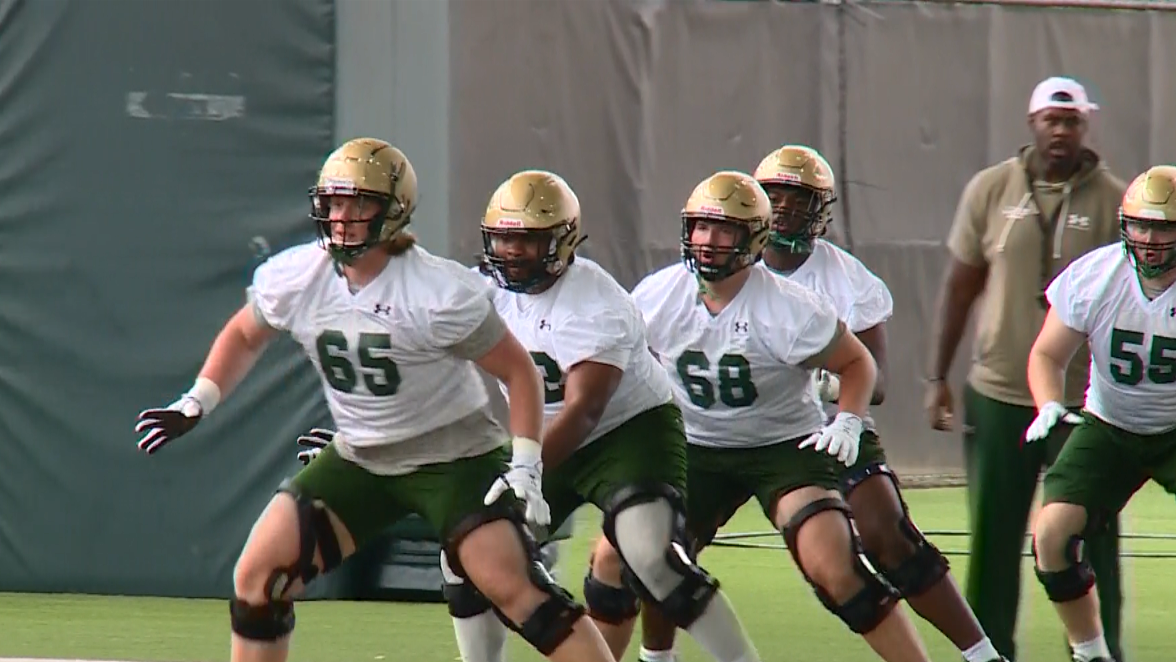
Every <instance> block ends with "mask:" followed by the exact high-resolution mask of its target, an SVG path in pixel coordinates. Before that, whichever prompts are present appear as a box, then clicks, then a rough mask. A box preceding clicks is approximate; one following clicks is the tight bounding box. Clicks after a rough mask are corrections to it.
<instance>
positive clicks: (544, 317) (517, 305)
mask: <svg viewBox="0 0 1176 662" xmlns="http://www.w3.org/2000/svg"><path fill="white" fill-rule="evenodd" d="M492 289H493V292H494V295H493V299H494V306H495V308H497V309H498V315H499V316H500V317H502V319H503V320H504V321H505V322H506V325H507V327H509V328H510V330H511V332H512V333H513V334H514V336H515V337H516V338H518V339H519V342H520V343H522V345H523V347H526V348H527V351H528V352H530V353H531V357H532V358H533V359H534V360H535V367H536V368H537V369H538V370H539V374H540V376H541V377H542V378H543V385H544V389H545V393H544V400H543V402H544V404H543V418H544V423H545V424H549V423H551V421H552V419H554V418H555V416H556V414H558V413H559V412H560V411H561V410H562V409H563V402H564V397H563V396H564V385H565V383H566V380H567V373H568V371H569V370H571V368H572V366H574V365H576V364H577V363H581V362H583V361H593V362H595V363H603V364H605V365H611V366H613V367H615V368H619V369H620V370H622V371H624V375H623V376H622V377H621V383H620V384H619V385H618V386H617V390H616V392H615V393H613V396H612V399H610V400H609V402H608V406H607V407H605V409H604V413H603V414H602V415H601V417H600V422H599V423H598V424H597V425H596V428H595V429H594V430H592V433H591V434H589V435H588V438H587V439H586V440H585V441H584V444H582V445H581V448H582V447H583V446H586V445H588V444H589V443H591V442H593V441H595V440H597V439H599V438H600V437H602V436H604V435H605V434H608V433H609V432H611V431H612V430H614V429H616V428H617V427H618V426H620V425H621V424H622V423H624V422H625V421H628V420H629V419H631V418H633V417H634V416H637V415H638V414H640V413H642V412H644V411H648V410H650V409H653V408H654V407H657V406H660V405H664V404H666V403H668V402H671V401H672V400H673V395H672V393H671V391H670V378H669V376H668V375H666V373H665V371H664V370H662V368H661V366H660V365H658V364H657V360H656V359H654V358H653V355H652V354H650V353H649V348H648V341H647V340H646V337H645V323H644V322H643V321H642V319H641V313H640V312H639V311H638V310H637V305H636V304H635V303H633V298H632V297H631V296H629V293H628V292H626V291H625V290H624V288H622V287H621V286H620V285H618V284H617V281H616V280H614V279H613V277H612V276H611V275H610V274H609V273H608V272H607V271H605V270H604V269H603V268H601V266H600V265H598V264H596V263H595V262H593V261H591V260H588V259H585V258H583V257H581V256H576V259H575V261H574V262H572V264H571V265H570V266H568V270H567V271H566V272H565V273H564V275H563V276H561V277H560V279H559V280H557V281H556V282H555V284H554V285H552V286H551V287H550V288H549V289H548V290H547V291H545V292H542V293H540V294H520V293H517V292H511V291H510V290H505V289H502V288H499V287H497V286H493V287H492ZM499 386H500V387H501V388H502V394H503V396H508V394H507V392H506V387H505V386H502V385H501V384H500V385H499Z"/></svg>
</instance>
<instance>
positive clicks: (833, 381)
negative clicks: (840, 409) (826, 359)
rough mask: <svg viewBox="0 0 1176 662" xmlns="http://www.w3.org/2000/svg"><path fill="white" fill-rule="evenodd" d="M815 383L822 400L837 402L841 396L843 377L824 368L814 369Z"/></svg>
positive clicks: (818, 395)
mask: <svg viewBox="0 0 1176 662" xmlns="http://www.w3.org/2000/svg"><path fill="white" fill-rule="evenodd" d="M813 384H814V385H815V386H816V387H817V397H818V398H820V400H821V402H837V400H838V398H840V397H841V378H840V377H838V376H837V375H836V374H834V373H832V372H829V371H828V370H825V369H824V368H822V369H820V370H814V371H813Z"/></svg>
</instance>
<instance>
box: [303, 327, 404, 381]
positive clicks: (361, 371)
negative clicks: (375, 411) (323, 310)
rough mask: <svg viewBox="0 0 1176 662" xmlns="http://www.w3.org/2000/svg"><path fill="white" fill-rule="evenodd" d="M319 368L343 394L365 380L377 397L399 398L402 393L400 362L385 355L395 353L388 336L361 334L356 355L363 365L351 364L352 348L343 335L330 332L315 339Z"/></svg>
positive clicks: (323, 333)
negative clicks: (398, 363) (389, 351)
mask: <svg viewBox="0 0 1176 662" xmlns="http://www.w3.org/2000/svg"><path fill="white" fill-rule="evenodd" d="M314 344H315V349H316V350H318V359H319V366H320V367H321V369H322V371H323V377H325V378H326V380H327V383H328V384H330V385H331V388H333V389H335V390H336V391H339V392H340V393H351V392H353V391H355V387H356V386H358V385H359V380H360V377H362V378H363V385H364V388H366V389H367V392H368V393H371V394H372V395H375V396H390V395H396V391H397V390H399V389H400V370H399V369H398V368H397V367H396V362H395V361H393V360H392V359H390V358H388V357H387V356H386V355H383V353H384V352H386V351H388V350H390V349H392V337H391V336H389V335H388V334H387V333H361V334H359V342H358V343H357V344H356V347H355V353H356V354H357V355H358V356H359V365H358V366H356V365H355V364H354V363H352V361H351V351H350V350H351V346H350V343H348V341H347V336H345V335H343V332H342V331H337V330H335V329H327V330H326V331H323V332H322V333H320V334H319V336H318V338H316V339H315V343H314Z"/></svg>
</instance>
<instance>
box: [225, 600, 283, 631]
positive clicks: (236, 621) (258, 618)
mask: <svg viewBox="0 0 1176 662" xmlns="http://www.w3.org/2000/svg"><path fill="white" fill-rule="evenodd" d="M229 623H230V625H231V626H232V628H233V634H236V635H237V636H239V637H241V638H243V639H248V640H250V641H258V642H269V641H277V640H279V639H281V638H282V637H285V636H287V635H289V634H290V633H291V632H293V631H294V603H293V602H290V601H289V600H275V601H273V602H270V603H268V604H264V605H251V604H249V603H248V602H245V601H244V600H238V599H236V598H234V599H232V600H230V601H229Z"/></svg>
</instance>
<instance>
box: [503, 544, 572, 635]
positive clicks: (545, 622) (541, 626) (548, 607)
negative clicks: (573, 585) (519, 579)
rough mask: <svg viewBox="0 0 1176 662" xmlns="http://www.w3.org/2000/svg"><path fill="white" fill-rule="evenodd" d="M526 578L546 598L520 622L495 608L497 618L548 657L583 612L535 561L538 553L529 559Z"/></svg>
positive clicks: (537, 560)
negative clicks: (545, 595) (514, 621)
mask: <svg viewBox="0 0 1176 662" xmlns="http://www.w3.org/2000/svg"><path fill="white" fill-rule="evenodd" d="M529 570H530V571H529V573H528V575H527V576H528V578H529V579H530V580H531V583H532V584H533V585H534V586H535V588H538V589H539V590H540V591H543V592H544V593H546V594H547V599H546V600H544V601H543V602H542V603H540V604H539V606H538V607H536V608H535V611H534V612H532V613H531V615H530V616H528V617H527V620H525V621H523V622H522V623H518V624H516V623H513V622H511V620H510V619H509V618H507V617H506V615H505V614H503V613H502V612H501V611H498V609H497V608H496V609H495V612H496V613H497V614H498V618H499V619H501V620H502V622H503V623H505V624H506V626H507V627H508V628H510V629H512V630H514V631H515V632H517V633H518V634H519V636H520V637H522V638H523V639H524V640H526V642H527V643H529V644H531V646H533V647H534V648H535V650H537V651H539V653H540V654H541V655H543V656H544V657H549V656H550V655H551V654H552V653H553V652H555V649H557V648H559V646H560V644H562V643H563V642H564V641H566V640H567V638H568V637H570V636H572V628H574V627H575V625H576V621H579V620H580V617H581V616H583V615H584V612H585V610H584V607H582V606H580V605H579V604H578V603H577V602H576V600H575V598H573V597H572V594H571V593H568V592H567V591H565V590H564V589H563V588H562V587H561V586H560V585H559V584H556V583H555V581H554V580H552V578H551V574H550V573H549V572H547V568H544V567H543V564H542V563H540V562H539V559H538V555H537V554H536V555H535V557H534V558H533V559H532V560H531V564H530V567H529Z"/></svg>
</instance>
